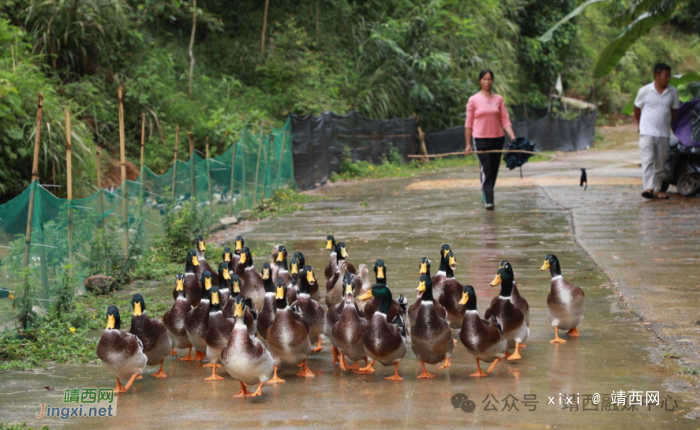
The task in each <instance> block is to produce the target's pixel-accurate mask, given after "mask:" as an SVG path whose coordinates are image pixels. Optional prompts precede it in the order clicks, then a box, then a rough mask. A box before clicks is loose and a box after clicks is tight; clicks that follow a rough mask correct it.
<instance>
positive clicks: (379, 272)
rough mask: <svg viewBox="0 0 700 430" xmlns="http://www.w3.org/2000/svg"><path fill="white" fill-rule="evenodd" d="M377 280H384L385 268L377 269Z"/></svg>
mask: <svg viewBox="0 0 700 430" xmlns="http://www.w3.org/2000/svg"><path fill="white" fill-rule="evenodd" d="M377 278H378V279H384V268H383V267H377Z"/></svg>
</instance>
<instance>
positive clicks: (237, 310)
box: [233, 303, 243, 318]
mask: <svg viewBox="0 0 700 430" xmlns="http://www.w3.org/2000/svg"><path fill="white" fill-rule="evenodd" d="M241 316H243V303H236V304H235V305H233V317H234V318H237V317H241Z"/></svg>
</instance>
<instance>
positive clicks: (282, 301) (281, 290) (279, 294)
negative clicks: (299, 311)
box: [275, 278, 287, 309]
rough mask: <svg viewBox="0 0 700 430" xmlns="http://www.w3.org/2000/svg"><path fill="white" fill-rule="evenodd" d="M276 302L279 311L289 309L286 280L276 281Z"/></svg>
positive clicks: (279, 279)
mask: <svg viewBox="0 0 700 430" xmlns="http://www.w3.org/2000/svg"><path fill="white" fill-rule="evenodd" d="M275 302H276V304H277V309H284V308H286V307H287V289H286V288H285V287H284V279H282V278H277V279H275Z"/></svg>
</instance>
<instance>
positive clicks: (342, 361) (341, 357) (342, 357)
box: [338, 353, 348, 370]
mask: <svg viewBox="0 0 700 430" xmlns="http://www.w3.org/2000/svg"><path fill="white" fill-rule="evenodd" d="M338 363H340V369H341V370H348V362H347V361H345V354H342V353H341V354H339V359H338Z"/></svg>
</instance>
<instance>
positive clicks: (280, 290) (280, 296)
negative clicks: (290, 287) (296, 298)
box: [275, 287, 284, 300]
mask: <svg viewBox="0 0 700 430" xmlns="http://www.w3.org/2000/svg"><path fill="white" fill-rule="evenodd" d="M283 298H284V287H277V292H276V293H275V300H279V299H283Z"/></svg>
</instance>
